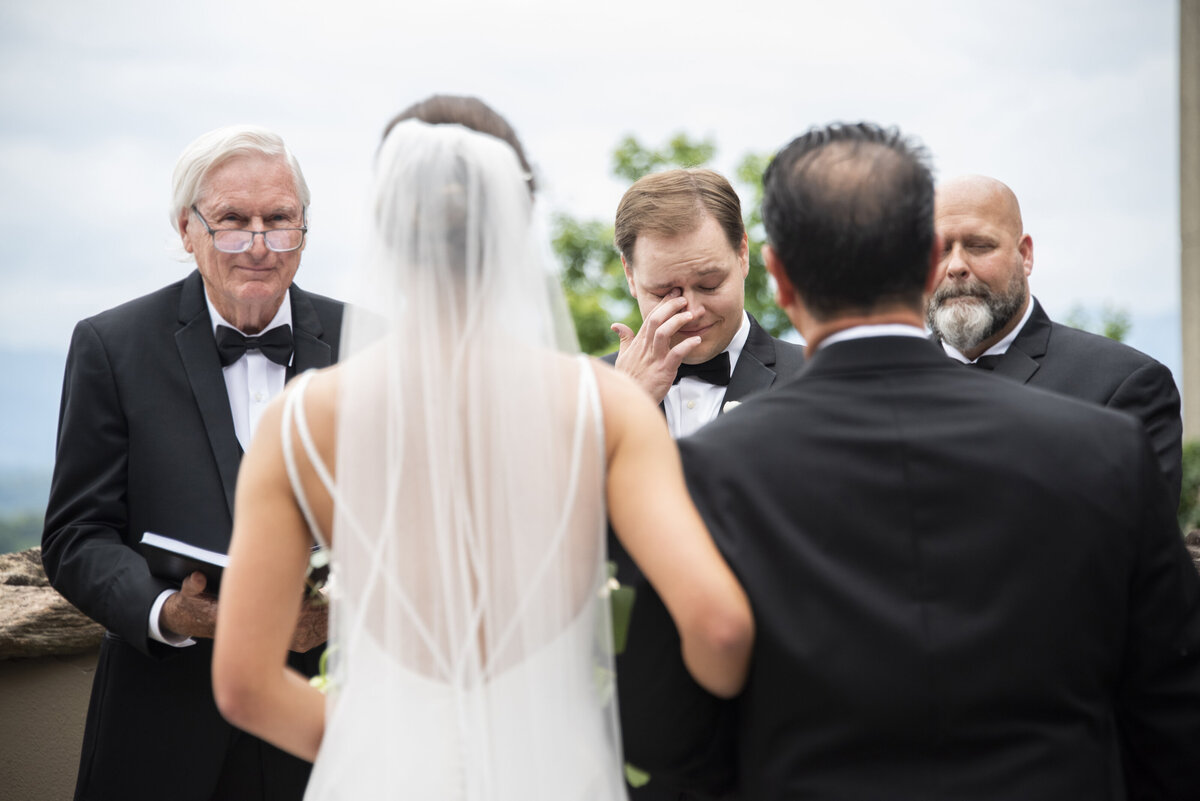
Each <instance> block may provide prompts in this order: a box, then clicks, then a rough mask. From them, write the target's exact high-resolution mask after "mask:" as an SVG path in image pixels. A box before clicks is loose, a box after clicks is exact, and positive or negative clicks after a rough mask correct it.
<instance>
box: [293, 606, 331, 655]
mask: <svg viewBox="0 0 1200 801" xmlns="http://www.w3.org/2000/svg"><path fill="white" fill-rule="evenodd" d="M327 639H329V602H328V601H327V600H326V599H325V598H323V597H320V596H317V597H313V598H305V599H304V603H303V604H302V605H301V607H300V618H299V620H297V621H296V630H295V631H294V632H292V644H291V645H290V646H288V647H289V648H290V649H291V650H293V651H296V652H298V653H304V652H305V651H311V650H312V649H313V648H316V647H317V646H318V645H320V644H321V643H323V642H325V641H326V640H327Z"/></svg>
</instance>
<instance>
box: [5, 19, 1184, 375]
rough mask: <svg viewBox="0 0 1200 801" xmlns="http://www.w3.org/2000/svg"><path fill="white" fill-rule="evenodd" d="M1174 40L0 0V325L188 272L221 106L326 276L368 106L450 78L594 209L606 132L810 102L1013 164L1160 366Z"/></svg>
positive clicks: (789, 119)
mask: <svg viewBox="0 0 1200 801" xmlns="http://www.w3.org/2000/svg"><path fill="white" fill-rule="evenodd" d="M1177 49H1178V8H1177V4H1176V3H1175V2H1164V0H1147V1H1144V2H1139V3H1136V4H1135V3H1129V2H1124V1H1118V0H1109V1H1108V2H1070V1H1067V2H1026V0H1006V1H1005V2H992V3H978V2H931V1H924V2H923V1H922V0H914V2H908V3H897V2H895V1H894V0H879V1H878V2H876V1H875V0H859V1H858V2H846V1H844V0H843V1H842V2H837V3H830V2H820V3H808V2H784V0H776V2H760V1H759V0H743V2H740V3H729V2H707V1H706V0H694V1H693V2H661V1H660V0H636V1H635V2H628V1H627V0H609V1H608V2H605V3H589V4H583V3H566V2H561V0H523V1H521V2H482V1H477V2H453V0H441V1H440V2H435V1H434V0H430V1H429V2H423V3H410V2H396V1H395V0H393V1H392V2H387V3H383V2H361V1H360V0H342V1H341V2H320V3H318V2H311V0H291V1H290V2H286V3H283V2H281V3H274V2H256V3H232V2H219V1H218V2H213V1H212V0H209V2H194V3H186V4H185V3H163V2H111V3H99V2H90V1H88V2H85V1H84V0H39V1H38V2H36V3H17V2H4V3H3V4H2V5H0V343H3V345H4V346H5V347H8V348H16V347H25V346H29V347H34V346H36V347H38V348H42V349H50V350H54V349H58V350H60V351H65V349H66V345H67V342H68V340H69V337H70V331H71V327H72V325H73V324H74V322H75V321H76V320H78V319H79V318H82V317H85V316H87V315H90V314H93V313H95V312H97V311H100V310H102V309H104V308H107V307H109V306H112V305H115V304H117V303H119V302H121V301H124V300H127V299H129V298H132V297H134V296H136V295H139V294H142V293H145V292H147V291H150V290H153V289H155V288H157V287H159V286H162V285H165V284H167V283H170V282H172V281H174V280H177V279H178V278H180V277H182V276H183V275H185V274H186V272H187V271H188V270H189V269H190V265H188V264H182V263H180V262H179V261H178V260H177V259H176V257H175V251H174V248H175V246H176V245H177V244H178V239H177V237H175V236H174V235H173V232H172V229H171V227H170V225H169V222H168V213H167V206H168V195H169V184H170V175H171V170H172V167H173V165H174V161H175V159H176V157H177V156H178V154H179V152H180V151H181V150H182V149H183V147H184V146H185V145H186V144H187V143H188V142H189V141H190V140H192V139H193V138H194V137H195V136H197V135H198V134H200V133H202V132H204V131H207V130H209V129H212V128H215V127H218V126H222V125H227V124H230V123H239V122H252V123H257V124H262V125H266V126H268V127H270V128H273V129H275V130H277V131H279V132H280V133H281V134H282V135H283V136H284V138H285V139H286V140H287V141H288V143H289V145H290V146H291V148H292V149H293V151H294V152H295V153H296V155H297V156H298V158H299V159H300V162H301V164H302V166H303V169H304V171H305V173H306V176H307V178H308V182H309V185H310V187H311V188H312V193H313V204H312V208H311V215H310V226H311V233H310V236H309V244H308V248H307V250H306V252H305V255H304V260H303V263H302V265H301V268H300V273H299V275H298V277H297V282H298V283H299V284H300V285H301V286H304V287H306V288H308V289H313V290H317V291H321V292H325V293H329V294H343V293H344V291H345V290H346V288H345V287H344V286H343V284H342V283H341V282H340V276H341V275H343V274H344V272H345V271H346V269H347V266H348V265H350V264H353V263H354V262H355V260H356V259H357V258H359V255H360V253H361V247H360V243H361V241H362V236H363V230H364V227H363V224H362V215H361V214H360V212H361V210H362V209H363V208H364V207H365V195H366V187H367V181H368V176H369V173H370V164H371V156H372V153H373V150H374V147H375V144H376V142H377V138H378V135H379V132H380V129H381V127H382V126H383V124H384V123H385V122H386V121H387V119H388V118H389V117H390V116H391V115H392V114H393V113H394V112H396V111H397V110H399V109H400V108H402V107H404V106H406V105H408V104H410V103H411V102H413V101H415V100H418V99H420V98H422V97H424V96H426V95H428V94H430V93H433V92H452V93H468V94H476V95H478V96H480V97H482V98H484V99H485V100H487V101H488V102H489V103H491V104H492V105H493V106H494V107H496V108H497V109H498V110H500V111H501V112H502V113H504V114H505V115H506V116H507V117H508V118H509V119H510V121H511V122H512V123H513V124H514V126H515V127H516V128H517V130H518V132H519V134H520V135H521V136H522V138H523V139H524V141H525V143H526V147H527V149H528V151H529V153H530V155H531V158H532V160H533V161H534V163H535V168H536V170H537V173H538V176H539V179H540V181H541V183H542V186H543V188H544V191H543V192H542V203H543V206H544V207H545V208H547V209H554V210H563V211H569V212H571V213H574V214H577V215H580V216H585V217H597V218H605V219H608V218H610V217H611V214H612V212H613V210H614V208H615V206H616V203H617V200H618V199H619V197H620V195H621V192H622V191H623V190H624V188H625V187H624V186H623V185H622V184H620V183H619V182H617V181H616V180H615V179H612V178H611V177H610V175H609V159H610V154H611V152H612V149H613V147H614V145H615V144H616V143H617V142H618V140H619V139H620V138H621V137H622V136H623V135H625V134H627V133H633V134H635V135H636V136H638V137H639V138H640V139H642V140H643V141H644V142H647V143H650V144H659V143H661V142H662V141H664V140H665V139H666V138H667V137H668V136H669V135H671V134H673V133H674V132H676V131H681V130H682V131H686V132H688V133H690V134H692V135H696V136H712V137H714V138H715V139H716V141H717V143H718V145H719V147H720V153H719V157H718V163H717V166H718V167H719V168H723V169H727V170H728V169H730V168H731V167H732V165H733V164H734V163H735V162H736V161H737V160H738V158H739V157H740V156H741V155H742V154H743V153H745V152H747V151H752V150H753V151H759V152H764V151H765V152H770V151H774V150H775V149H777V148H779V147H780V146H781V145H783V144H785V143H786V142H787V141H788V140H790V139H791V138H792V137H794V136H796V135H797V134H799V133H802V132H803V131H804V130H805V129H806V128H808V127H809V126H811V125H814V124H823V123H827V122H830V121H833V120H848V121H856V120H860V119H867V120H873V121H877V122H880V123H884V124H889V125H891V124H894V125H898V126H900V127H901V129H902V130H904V131H905V132H907V133H910V134H913V135H916V136H917V137H919V138H920V139H921V140H922V141H923V142H924V143H925V144H926V145H927V146H928V148H929V149H930V150H931V151H932V153H933V155H934V161H935V166H936V168H937V172H938V175H939V176H940V177H949V176H952V175H956V174H960V173H964V172H979V173H985V174H989V175H993V176H996V177H998V178H1000V179H1001V180H1004V181H1005V182H1007V183H1008V184H1009V185H1010V186H1012V188H1013V189H1014V190H1015V191H1016V193H1017V195H1018V197H1019V198H1020V201H1021V205H1022V207H1023V211H1024V214H1025V224H1026V230H1027V231H1029V232H1030V233H1031V234H1032V236H1033V240H1034V246H1035V264H1034V272H1033V277H1032V285H1033V289H1034V292H1035V293H1036V294H1037V295H1038V296H1039V297H1040V298H1041V300H1042V301H1043V303H1044V304H1045V305H1046V307H1047V308H1048V310H1049V311H1050V313H1051V314H1052V315H1058V316H1062V315H1064V314H1065V313H1066V312H1067V311H1068V310H1069V309H1070V308H1071V307H1072V306H1074V305H1075V304H1083V305H1084V306H1086V307H1089V308H1099V307H1100V306H1102V305H1103V304H1105V303H1110V304H1115V305H1117V306H1120V307H1122V308H1124V309H1126V310H1127V311H1129V312H1131V313H1132V314H1133V315H1134V320H1135V331H1134V344H1137V345H1138V346H1140V347H1142V348H1143V349H1145V350H1148V351H1150V352H1151V353H1152V355H1155V356H1157V357H1158V358H1160V359H1162V360H1163V361H1166V362H1167V363H1168V364H1169V365H1171V366H1173V367H1176V368H1177V366H1178V365H1177V361H1178V347H1179V346H1178V342H1177V341H1176V340H1177V336H1176V337H1174V338H1172V333H1171V332H1170V331H1169V330H1168V331H1167V333H1166V334H1162V333H1161V332H1160V333H1157V334H1153V335H1152V330H1153V329H1154V325H1155V322H1154V321H1157V324H1158V327H1159V328H1162V327H1163V326H1162V325H1161V323H1162V321H1163V320H1173V319H1175V317H1174V316H1177V315H1178V270H1179V268H1178V261H1179V222H1178V216H1179V211H1178V175H1177V170H1178V110H1177V103H1178V75H1177V71H1178V53H1177ZM1138 321H1150V322H1148V323H1147V326H1149V329H1148V330H1145V331H1142V332H1139V331H1138V330H1137V328H1136V326H1137V324H1138ZM1139 333H1140V334H1141V336H1140V338H1139Z"/></svg>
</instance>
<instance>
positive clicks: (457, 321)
mask: <svg viewBox="0 0 1200 801" xmlns="http://www.w3.org/2000/svg"><path fill="white" fill-rule="evenodd" d="M526 178H527V176H525V175H524V174H523V172H522V170H521V167H520V166H519V164H518V161H517V158H516V157H515V155H514V153H513V151H512V149H511V148H510V147H509V146H508V145H507V144H505V143H504V142H502V141H500V140H499V139H495V138H493V137H491V136H487V135H485V134H480V133H476V132H474V131H471V130H468V129H466V128H463V127H460V126H456V125H427V124H425V123H423V122H418V121H414V120H410V121H406V122H403V123H400V124H399V125H396V126H395V127H394V128H393V129H392V131H391V132H390V133H389V135H388V137H387V138H386V140H385V141H384V143H383V145H382V147H381V149H380V151H379V153H378V156H377V169H376V178H375V185H374V194H373V197H372V199H373V209H372V212H373V215H374V234H373V238H374V242H373V250H372V255H371V257H370V258H369V259H368V260H367V263H366V265H365V270H364V274H363V275H362V276H361V277H360V278H359V279H358V280H357V283H358V288H359V289H360V290H362V291H363V292H364V293H365V297H366V304H365V305H367V306H368V307H369V308H368V309H366V310H363V311H354V312H351V313H350V317H349V322H348V323H347V328H346V333H345V334H344V336H343V343H344V347H345V350H344V352H343V361H342V367H341V368H340V369H341V374H342V381H341V385H340V386H341V392H340V396H339V407H338V447H337V463H336V473H337V479H336V487H335V490H334V498H335V503H336V511H335V520H334V532H333V533H334V536H333V546H332V570H331V579H330V586H331V593H332V595H333V599H334V600H333V606H332V616H331V637H330V647H331V656H330V674H331V678H332V681H333V688H332V689H331V691H330V695H329V701H328V707H327V713H328V717H327V724H326V733H325V738H324V742H323V744H322V747H321V752H320V754H319V755H318V758H317V762H316V765H315V769H314V773H313V777H312V781H311V783H310V786H309V795H308V797H309V798H322V799H323V798H353V799H371V798H406V799H407V798H412V799H422V800H424V799H460V798H461V799H497V800H499V801H503V800H504V799H518V798H519V799H522V800H525V799H554V801H562V799H568V800H570V799H593V798H594V799H615V798H622V797H624V790H623V787H624V783H623V781H622V775H621V760H620V753H621V751H620V741H619V734H618V730H617V724H616V715H615V709H614V705H615V700H614V698H613V689H614V681H613V674H612V658H611V653H610V644H611V634H610V630H609V629H610V624H609V620H608V606H607V603H605V602H604V601H603V599H602V597H601V594H602V591H603V586H604V580H605V562H604V550H603V549H604V545H603V543H604V537H603V531H604V525H605V522H604V521H605V514H604V463H605V452H604V440H603V428H602V421H601V416H600V410H599V404H598V400H597V395H596V390H595V383H594V377H593V375H592V373H591V367H590V366H589V365H588V362H587V360H585V359H584V358H582V357H579V356H577V355H576V352H577V350H578V348H577V345H576V343H575V340H574V332H573V328H572V326H571V323H570V319H569V317H568V315H567V314H566V306H565V303H564V301H563V297H562V294H561V289H560V288H559V286H558V283H557V280H556V278H555V277H554V275H553V274H552V273H551V272H550V271H549V269H548V260H547V259H546V258H545V249H544V244H543V243H539V242H538V241H537V239H538V238H537V237H536V236H535V234H534V228H535V226H534V225H533V224H532V198H531V196H530V192H529V188H528V185H527V183H526ZM347 354H348V355H347Z"/></svg>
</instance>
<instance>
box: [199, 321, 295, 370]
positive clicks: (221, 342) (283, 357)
mask: <svg viewBox="0 0 1200 801" xmlns="http://www.w3.org/2000/svg"><path fill="white" fill-rule="evenodd" d="M248 350H257V351H259V352H261V353H262V355H263V356H266V357H267V358H268V359H270V360H271V361H273V362H275V363H276V364H281V365H283V366H284V367H286V366H287V364H288V362H290V361H291V360H292V327H291V326H290V325H281V326H277V327H275V328H272V329H271V330H270V331H266V332H264V333H263V334H261V335H259V336H256V337H248V336H246V335H244V334H243V333H242V332H241V331H236V330H234V329H232V328H230V327H229V326H227V325H218V326H217V353H219V354H220V356H221V366H222V367H228V366H229V365H231V364H233V363H234V362H236V361H237V360H238V359H240V358H242V357H243V356H245V355H246V351H248Z"/></svg>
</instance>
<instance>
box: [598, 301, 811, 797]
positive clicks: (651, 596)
mask: <svg viewBox="0 0 1200 801" xmlns="http://www.w3.org/2000/svg"><path fill="white" fill-rule="evenodd" d="M747 316H748V317H749V318H750V333H749V335H748V336H747V337H746V344H745V345H744V346H743V348H742V352H741V355H740V356H739V357H738V360H737V364H736V365H735V366H734V368H733V373H732V374H731V375H730V376H729V386H728V387H727V388H726V390H725V397H724V399H723V400H722V402H721V410H720V411H718V417H719V416H721V415H723V414H724V413H725V412H724V406H725V403H727V402H729V401H738V402H739V403H741V402H743V401H746V400H749V399H750V398H752V397H754V396H755V395H757V394H759V393H761V392H765V391H767V390H771V389H773V388H774V387H777V386H779V385H780V384H782V383H784V382H785V381H787V380H788V379H790V378H792V377H793V376H795V375H798V374H799V373H800V371H801V369H802V368H803V367H804V348H803V347H802V346H801V345H797V344H795V343H792V342H784V341H783V340H781V339H776V338H774V337H772V336H771V335H770V334H768V333H767V332H766V331H765V330H764V329H763V327H762V326H761V325H759V324H758V321H757V320H755V319H754V317H753V316H752V315H747ZM616 358H617V354H615V353H610V354H608V355H607V356H605V357H604V360H605V361H607V362H608V363H609V364H614V363H615V362H616ZM608 552H609V558H611V559H612V560H613V561H614V562H616V564H617V580H618V581H620V583H621V584H623V585H625V586H631V587H633V588H634V589H635V590H636V592H637V598H636V601H635V603H634V611H633V615H632V618H631V620H630V626H629V635H628V643H627V646H626V649H625V651H624V653H622V654H620V655H618V656H617V660H616V662H617V676H618V683H619V686H620V708H621V721H622V733H621V737H622V740H623V742H624V746H625V753H626V755H627V758H628V759H629V761H630V762H632V763H633V764H635V765H638V766H642V765H647V766H649V765H654V766H655V770H654V771H652V778H651V781H650V783H649V784H647V785H645V786H644V787H641V788H630V798H631V799H632V801H666V800H667V799H676V798H691V797H694V796H692V795H689V794H682V795H681V791H682V790H683V789H687V788H693V789H695V788H699V787H704V788H707V791H708V792H705V794H704V795H708V794H709V793H710V792H711V791H712V789H713V788H714V787H723V786H726V785H729V784H730V783H731V781H732V778H731V777H730V776H728V775H726V773H725V771H726V769H727V767H728V766H727V765H724V764H719V763H717V762H713V761H711V760H709V758H708V753H709V752H710V751H712V750H714V749H720V748H722V747H723V746H722V744H721V743H719V742H714V743H709V744H705V746H704V747H703V748H699V749H697V748H695V747H693V746H694V744H693V743H691V742H685V741H683V740H676V739H674V738H671V737H660V736H658V734H657V733H656V732H655V731H654V730H653V729H652V728H646V727H642V726H640V725H635V723H636V720H637V717H638V715H637V710H638V709H640V708H642V707H643V706H645V705H646V704H647V703H650V702H651V701H652V699H653V698H654V697H655V696H657V695H658V694H659V693H662V692H672V691H674V690H676V689H677V688H675V687H674V686H673V685H674V684H675V683H676V682H684V683H686V685H687V691H688V692H693V693H697V694H699V697H702V698H704V697H707V695H708V694H707V693H705V692H704V690H703V689H702V688H701V687H700V686H699V685H698V684H696V683H695V682H694V681H693V680H692V678H691V676H690V675H689V674H687V673H686V671H685V672H684V674H683V675H682V676H679V675H675V674H673V673H664V672H662V671H661V670H660V669H659V666H660V665H661V663H662V660H663V659H664V658H665V659H667V660H671V659H677V658H678V655H679V647H680V644H679V633H678V632H677V631H676V630H675V624H674V623H673V622H672V620H671V616H670V614H669V613H668V612H667V610H666V607H665V606H664V605H663V603H662V600H661V599H660V598H659V597H658V595H657V594H656V593H655V592H654V589H653V588H652V587H651V586H650V584H649V583H648V582H647V581H646V579H645V577H644V576H643V575H642V573H641V571H640V570H638V568H637V565H635V564H634V562H633V560H632V559H631V558H630V557H629V555H628V554H627V553H626V551H625V549H624V548H623V547H622V546H621V543H620V541H619V540H618V539H617V538H616V536H615V535H614V533H613V531H612V530H611V529H609V536H608ZM698 710H701V711H704V707H703V706H701V707H698ZM733 711H734V710H733V708H732V707H731V706H727V707H725V708H724V710H723V714H733ZM705 765H710V766H711V767H713V768H714V769H715V773H714V775H712V776H707V775H706V776H704V780H703V781H697V780H696V778H695V775H694V774H695V773H696V772H701V773H703V770H702V769H703V767H704V766H705Z"/></svg>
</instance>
